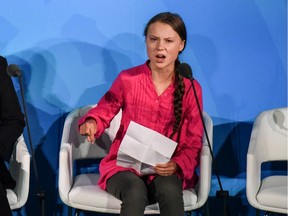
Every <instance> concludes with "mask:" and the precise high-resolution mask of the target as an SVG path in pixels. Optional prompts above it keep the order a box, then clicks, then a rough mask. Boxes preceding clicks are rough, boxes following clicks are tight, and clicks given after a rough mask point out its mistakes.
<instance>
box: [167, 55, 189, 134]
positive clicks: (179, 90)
mask: <svg viewBox="0 0 288 216" xmlns="http://www.w3.org/2000/svg"><path fill="white" fill-rule="evenodd" d="M179 64H180V61H179V60H176V62H175V83H176V85H177V86H176V88H175V91H174V103H173V105H174V117H175V122H174V125H173V132H172V134H171V135H170V139H172V137H173V136H174V135H175V133H176V132H177V131H178V129H179V126H180V123H181V118H182V99H183V95H184V89H185V86H184V83H183V77H182V76H181V75H180V73H179V71H178V65H179Z"/></svg>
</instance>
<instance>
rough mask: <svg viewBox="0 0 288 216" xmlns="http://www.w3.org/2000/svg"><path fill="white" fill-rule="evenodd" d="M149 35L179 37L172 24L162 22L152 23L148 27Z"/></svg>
mask: <svg viewBox="0 0 288 216" xmlns="http://www.w3.org/2000/svg"><path fill="white" fill-rule="evenodd" d="M147 35H154V36H157V37H176V36H178V37H179V35H178V33H177V32H176V31H174V29H173V28H172V27H171V26H170V25H168V24H166V23H162V22H155V23H152V24H151V25H150V26H149V28H148V32H147Z"/></svg>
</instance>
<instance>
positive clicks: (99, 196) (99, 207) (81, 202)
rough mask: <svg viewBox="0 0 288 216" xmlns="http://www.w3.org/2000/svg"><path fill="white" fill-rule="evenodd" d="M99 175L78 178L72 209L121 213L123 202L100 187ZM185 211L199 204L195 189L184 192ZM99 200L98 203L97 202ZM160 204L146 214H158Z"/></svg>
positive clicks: (75, 183)
mask: <svg viewBox="0 0 288 216" xmlns="http://www.w3.org/2000/svg"><path fill="white" fill-rule="evenodd" d="M98 180H99V174H81V175H78V176H76V178H75V181H74V185H73V187H72V188H71V190H70V193H69V201H70V203H71V205H73V206H72V207H74V208H79V209H86V210H89V211H97V212H103V213H114V214H117V213H119V210H120V205H121V201H120V200H119V199H117V198H115V197H114V196H112V195H111V194H109V193H107V192H106V191H104V190H102V189H100V187H99V186H98V184H97V183H98ZM183 198H184V204H185V203H189V206H188V205H185V210H186V211H188V210H191V209H192V207H193V205H195V204H196V202H197V195H196V193H195V190H194V189H188V190H184V191H183ZM96 200H97V201H96ZM157 213H159V211H158V204H153V205H149V206H147V207H146V210H145V214H157Z"/></svg>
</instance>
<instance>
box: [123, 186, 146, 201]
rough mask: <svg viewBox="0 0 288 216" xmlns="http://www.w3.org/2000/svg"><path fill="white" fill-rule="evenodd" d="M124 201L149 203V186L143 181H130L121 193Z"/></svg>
mask: <svg viewBox="0 0 288 216" xmlns="http://www.w3.org/2000/svg"><path fill="white" fill-rule="evenodd" d="M121 198H122V201H125V202H131V203H135V202H141V203H145V204H146V203H148V198H147V188H146V186H145V184H143V183H142V182H130V183H129V185H127V186H126V188H125V191H122V194H121Z"/></svg>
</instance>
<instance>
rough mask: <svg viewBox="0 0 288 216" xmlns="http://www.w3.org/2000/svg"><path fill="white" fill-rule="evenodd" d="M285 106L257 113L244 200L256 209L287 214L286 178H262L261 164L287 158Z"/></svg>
mask: <svg viewBox="0 0 288 216" xmlns="http://www.w3.org/2000/svg"><path fill="white" fill-rule="evenodd" d="M287 118H288V108H279V109H272V110H267V111H264V112H262V113H260V114H259V115H258V116H257V118H256V120H255V122H254V125H253V129H252V134H251V139H250V143H249V149H248V154H247V187H246V193H247V199H248V201H249V203H250V204H251V205H252V206H253V207H255V208H256V209H258V211H259V210H263V211H266V212H277V213H283V214H288V198H287V196H288V192H287V190H288V188H287V183H288V177H287V175H271V176H268V177H265V178H261V174H262V172H263V170H262V169H261V165H262V164H263V163H264V162H270V161H288V151H287V150H288V148H287V146H288V139H287V137H288V135H287V134H288V120H287Z"/></svg>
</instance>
